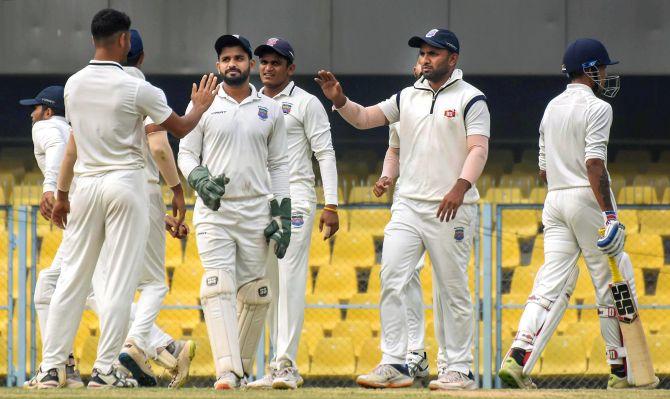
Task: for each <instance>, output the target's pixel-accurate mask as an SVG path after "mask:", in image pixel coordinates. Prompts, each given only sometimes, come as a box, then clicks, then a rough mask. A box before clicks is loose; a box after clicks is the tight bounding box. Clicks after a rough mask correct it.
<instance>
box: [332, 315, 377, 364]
mask: <svg viewBox="0 0 670 399" xmlns="http://www.w3.org/2000/svg"><path fill="white" fill-rule="evenodd" d="M332 336H333V337H334V338H338V337H339V338H351V342H353V343H354V353H355V354H356V356H359V355H360V353H361V352H360V350H361V344H362V343H363V341H365V340H366V339H367V338H371V337H372V328H371V327H370V323H369V322H367V321H351V320H347V321H341V322H339V323H337V324H336V325H335V328H333V334H332Z"/></svg>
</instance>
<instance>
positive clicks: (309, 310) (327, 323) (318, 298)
mask: <svg viewBox="0 0 670 399" xmlns="http://www.w3.org/2000/svg"><path fill="white" fill-rule="evenodd" d="M305 303H306V305H307V306H306V307H305V322H315V323H321V325H322V326H323V328H324V329H325V330H332V329H333V328H334V327H335V325H336V324H337V323H338V322H340V321H341V320H342V311H341V310H340V309H339V308H337V307H330V306H333V305H335V306H337V305H340V301H339V300H338V298H337V296H336V295H317V294H307V295H305ZM310 305H315V306H319V307H310ZM310 347H311V345H310ZM314 348H315V347H314Z"/></svg>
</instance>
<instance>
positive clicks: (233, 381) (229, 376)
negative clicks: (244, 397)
mask: <svg viewBox="0 0 670 399" xmlns="http://www.w3.org/2000/svg"><path fill="white" fill-rule="evenodd" d="M243 385H244V384H243V381H242V378H240V377H238V376H237V374H235V373H233V372H232V371H224V372H223V374H222V375H221V377H219V378H218V379H217V380H216V382H215V383H214V389H216V390H217V391H222V390H229V389H239V388H241V387H242V386H243Z"/></svg>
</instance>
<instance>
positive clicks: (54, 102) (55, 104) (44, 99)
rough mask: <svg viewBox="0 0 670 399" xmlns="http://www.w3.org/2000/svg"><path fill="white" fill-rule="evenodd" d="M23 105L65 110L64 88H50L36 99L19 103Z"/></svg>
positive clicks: (28, 99) (40, 93)
mask: <svg viewBox="0 0 670 399" xmlns="http://www.w3.org/2000/svg"><path fill="white" fill-rule="evenodd" d="M19 104H21V105H46V106H47V107H50V108H56V109H60V110H63V111H64V110H65V101H64V100H63V86H49V87H47V88H46V89H44V90H42V91H41V92H39V93H38V94H37V95H36V96H35V98H27V99H25V100H21V101H19Z"/></svg>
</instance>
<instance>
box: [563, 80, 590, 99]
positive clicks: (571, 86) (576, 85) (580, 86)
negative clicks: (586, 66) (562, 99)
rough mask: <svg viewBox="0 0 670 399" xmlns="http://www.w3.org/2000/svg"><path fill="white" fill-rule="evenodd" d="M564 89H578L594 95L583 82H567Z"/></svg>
mask: <svg viewBox="0 0 670 399" xmlns="http://www.w3.org/2000/svg"><path fill="white" fill-rule="evenodd" d="M566 90H574V91H577V90H579V91H583V92H586V93H589V94H590V95H592V96H595V94H593V90H591V88H590V87H588V86H587V85H585V84H583V83H568V86H567V88H566Z"/></svg>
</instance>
